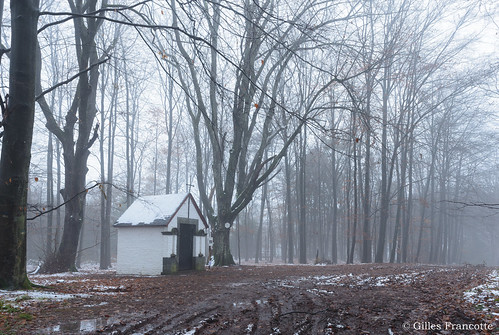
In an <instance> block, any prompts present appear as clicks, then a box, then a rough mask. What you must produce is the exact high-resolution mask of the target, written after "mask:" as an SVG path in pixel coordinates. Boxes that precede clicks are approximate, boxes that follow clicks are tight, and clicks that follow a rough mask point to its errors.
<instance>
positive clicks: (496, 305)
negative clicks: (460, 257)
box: [464, 270, 499, 317]
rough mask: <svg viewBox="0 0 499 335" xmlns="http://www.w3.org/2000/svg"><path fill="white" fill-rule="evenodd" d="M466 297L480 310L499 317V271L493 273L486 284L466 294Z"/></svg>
mask: <svg viewBox="0 0 499 335" xmlns="http://www.w3.org/2000/svg"><path fill="white" fill-rule="evenodd" d="M464 297H465V299H466V300H467V301H469V302H470V303H472V304H473V305H475V306H477V308H479V309H480V310H482V311H484V312H490V313H491V314H492V315H494V316H496V317H497V316H499V271H498V270H494V271H492V273H491V274H490V275H489V277H488V278H487V281H486V283H485V284H482V285H479V286H477V287H474V288H472V289H471V290H469V291H466V292H464Z"/></svg>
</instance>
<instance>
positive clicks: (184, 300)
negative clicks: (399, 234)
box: [96, 265, 485, 335]
mask: <svg viewBox="0 0 499 335" xmlns="http://www.w3.org/2000/svg"><path fill="white" fill-rule="evenodd" d="M229 270H230V271H231V272H229ZM291 270H292V271H293V272H292V271H291ZM299 270H300V272H299V271H297V270H296V269H295V268H284V267H282V268H277V269H270V268H269V269H262V268H254V269H252V268H248V269H242V270H240V272H236V271H234V270H232V269H227V270H226V269H220V270H218V271H213V272H209V273H206V274H204V275H201V276H192V277H185V278H184V277H182V278H180V277H168V278H159V279H140V280H141V281H143V282H144V284H145V283H147V285H142V287H147V291H145V290H144V291H141V292H140V294H139V292H138V293H137V294H135V290H134V289H132V290H129V291H128V292H130V293H126V294H129V296H128V297H127V299H124V298H125V297H126V296H125V294H123V295H120V296H119V297H120V303H121V304H122V306H125V305H123V304H126V303H127V302H129V303H130V304H129V305H126V306H127V307H129V308H130V309H131V312H128V311H127V313H126V314H119V315H118V316H116V314H118V313H116V314H115V315H114V316H113V318H115V317H116V318H118V317H119V319H116V320H117V321H113V322H114V323H113V324H110V325H107V326H106V327H104V328H103V329H100V331H99V332H96V333H99V334H101V333H105V334H116V335H118V334H162V335H167V334H172V335H183V334H189V335H193V334H217V335H219V334H220V335H225V334H227V335H234V334H265V335H269V334H272V335H278V334H362V333H365V334H368V333H369V332H370V333H371V334H381V333H383V334H386V333H389V331H388V330H389V329H392V330H393V332H394V333H396V334H399V333H400V331H401V330H402V324H403V323H404V322H408V321H410V322H413V321H415V320H430V321H432V322H435V323H438V322H441V320H442V318H444V317H447V316H448V315H450V316H451V317H452V319H453V320H458V321H459V320H463V322H464V321H466V322H467V321H468V320H467V319H466V318H465V317H464V316H460V315H461V314H459V313H461V312H463V311H464V312H466V310H465V309H457V308H455V309H452V306H453V305H455V302H456V295H458V296H459V295H462V290H464V289H465V288H466V287H468V286H470V285H472V284H474V283H476V282H477V280H478V279H480V277H481V276H483V274H484V273H485V271H483V270H482V269H478V268H466V267H456V268H452V267H431V266H392V265H383V266H379V265H375V266H373V265H369V266H368V265H366V266H344V267H340V266H337V267H330V268H315V267H310V268H305V267H303V268H299ZM229 274H230V275H229ZM162 281H164V282H165V283H164V284H162V283H161V282H162ZM179 283H180V284H182V285H183V286H182V288H183V289H182V290H177V291H175V290H171V291H168V290H169V289H171V287H178V284H179ZM175 285H177V286H175ZM449 293H450V295H449ZM447 295H449V296H448V297H447ZM436 296H438V297H441V299H440V302H441V305H442V306H446V309H445V310H444V309H442V307H440V308H438V309H433V305H434V302H433V300H434V298H435V297H436ZM139 299H142V301H143V300H144V299H145V300H147V303H144V302H141V301H139ZM120 309H121V308H119V307H113V309H112V310H113V311H118V310H120ZM127 309H128V308H127ZM121 310H123V309H121ZM141 311H142V312H141ZM144 311H147V312H144ZM444 312H445V313H446V314H444ZM106 314H110V313H109V312H106Z"/></svg>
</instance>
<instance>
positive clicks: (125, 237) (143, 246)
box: [116, 227, 171, 275]
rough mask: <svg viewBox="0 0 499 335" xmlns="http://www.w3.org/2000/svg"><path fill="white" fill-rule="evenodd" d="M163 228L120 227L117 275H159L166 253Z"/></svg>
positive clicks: (167, 252)
mask: <svg viewBox="0 0 499 335" xmlns="http://www.w3.org/2000/svg"><path fill="white" fill-rule="evenodd" d="M164 230H165V227H120V228H119V229H118V260H117V264H116V272H117V273H119V274H142V275H160V274H161V272H162V271H163V257H166V256H165V255H166V254H168V257H169V256H170V253H171V252H170V251H167V249H166V248H167V244H166V243H165V235H163V234H161V232H162V231H164Z"/></svg>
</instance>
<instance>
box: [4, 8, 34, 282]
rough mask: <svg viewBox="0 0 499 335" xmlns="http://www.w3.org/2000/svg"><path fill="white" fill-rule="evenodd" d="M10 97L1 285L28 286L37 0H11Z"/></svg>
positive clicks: (5, 141)
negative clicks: (28, 214) (29, 181)
mask: <svg viewBox="0 0 499 335" xmlns="http://www.w3.org/2000/svg"><path fill="white" fill-rule="evenodd" d="M10 9H11V13H12V14H11V16H12V27H11V31H12V40H11V55H10V70H9V71H10V78H9V101H8V104H7V110H6V111H4V112H3V114H4V115H3V120H2V125H3V127H4V133H3V143H2V156H1V158H0V212H1V215H0V245H1V248H0V288H6V289H20V288H29V287H30V283H29V280H28V277H27V275H26V204H27V197H28V172H29V165H30V160H31V142H32V137H33V123H34V115H35V79H36V67H35V63H36V62H35V60H36V59H35V57H36V41H37V23H38V13H39V1H38V0H16V1H11V2H10Z"/></svg>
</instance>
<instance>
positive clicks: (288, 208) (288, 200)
mask: <svg viewBox="0 0 499 335" xmlns="http://www.w3.org/2000/svg"><path fill="white" fill-rule="evenodd" d="M284 170H285V174H286V176H285V178H286V221H287V229H288V250H287V251H288V257H287V260H288V263H289V264H293V263H294V261H293V257H294V252H293V251H294V238H293V235H294V234H293V232H294V229H293V216H292V215H293V214H292V213H293V210H292V208H293V207H292V205H291V171H290V170H291V168H290V166H289V158H288V155H286V156H285V157H284Z"/></svg>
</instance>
